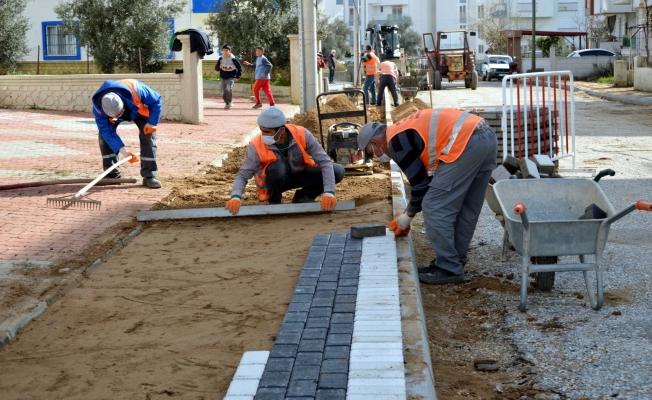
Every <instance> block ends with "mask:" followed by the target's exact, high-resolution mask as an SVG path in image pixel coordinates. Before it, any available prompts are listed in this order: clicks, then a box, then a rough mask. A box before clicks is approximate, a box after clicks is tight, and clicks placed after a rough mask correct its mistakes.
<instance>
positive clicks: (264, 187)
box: [226, 106, 344, 214]
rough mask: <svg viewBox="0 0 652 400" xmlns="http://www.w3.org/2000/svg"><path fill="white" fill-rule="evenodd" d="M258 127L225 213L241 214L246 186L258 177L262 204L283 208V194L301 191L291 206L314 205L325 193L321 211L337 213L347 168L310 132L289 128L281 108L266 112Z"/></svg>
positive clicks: (261, 114)
mask: <svg viewBox="0 0 652 400" xmlns="http://www.w3.org/2000/svg"><path fill="white" fill-rule="evenodd" d="M258 126H259V128H260V132H261V133H260V135H258V136H256V137H255V138H254V139H253V140H252V141H251V142H249V147H248V148H247V153H246V155H245V159H244V161H243V162H242V166H241V167H240V170H239V171H238V173H237V174H236V176H235V181H234V182H233V189H232V190H231V200H229V201H228V202H227V203H226V209H227V210H229V211H230V212H231V214H237V213H238V211H240V202H241V199H242V193H243V192H244V190H245V186H246V185H247V182H248V181H249V179H251V178H252V177H254V176H255V179H256V188H257V190H258V197H259V198H260V200H261V201H268V202H269V204H281V199H282V195H283V192H286V191H288V190H290V189H297V188H301V189H299V190H297V191H296V193H295V194H294V198H293V199H292V203H310V202H314V201H315V198H317V196H319V195H320V194H322V193H323V195H322V198H321V208H322V210H324V211H332V210H334V209H335V205H336V204H337V200H336V199H335V184H336V183H339V182H340V181H341V180H342V179H343V178H344V167H342V166H341V165H339V164H334V163H333V162H332V161H331V159H330V157H329V156H328V154H326V152H325V151H324V149H323V148H322V147H321V146H320V145H319V143H318V142H317V139H315V137H314V136H313V135H312V133H310V131H308V130H307V129H306V128H304V127H302V126H297V125H292V124H288V123H287V119H286V118H285V114H284V113H283V111H281V109H280V108H278V107H273V106H272V107H269V108H267V109H265V110H263V111H262V112H261V113H260V115H259V116H258Z"/></svg>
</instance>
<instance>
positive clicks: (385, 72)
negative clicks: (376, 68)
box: [376, 60, 398, 107]
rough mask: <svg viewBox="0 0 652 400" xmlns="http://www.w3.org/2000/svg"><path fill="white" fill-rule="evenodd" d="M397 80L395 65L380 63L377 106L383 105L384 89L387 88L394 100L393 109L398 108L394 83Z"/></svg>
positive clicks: (388, 62)
mask: <svg viewBox="0 0 652 400" xmlns="http://www.w3.org/2000/svg"><path fill="white" fill-rule="evenodd" d="M397 80H398V67H396V64H394V63H393V62H391V61H389V60H385V61H383V62H381V63H380V84H379V85H378V101H377V102H376V105H377V106H380V105H381V104H382V103H383V97H384V95H385V88H386V87H388V88H389V92H390V93H391V94H392V100H394V107H398V91H397V90H396V81H397Z"/></svg>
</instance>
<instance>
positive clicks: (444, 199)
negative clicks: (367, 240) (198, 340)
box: [358, 109, 498, 284]
mask: <svg viewBox="0 0 652 400" xmlns="http://www.w3.org/2000/svg"><path fill="white" fill-rule="evenodd" d="M358 145H359V147H360V149H362V150H364V151H365V153H366V154H368V155H371V156H374V157H375V158H377V159H378V160H380V161H390V160H394V161H395V162H396V163H397V164H398V166H399V167H400V168H401V170H403V172H404V173H405V175H406V176H407V178H408V180H409V182H410V185H411V186H412V191H411V193H410V202H409V204H408V206H407V208H406V209H405V211H404V212H403V214H401V215H400V216H399V217H398V218H396V219H394V220H393V221H391V222H390V224H389V226H390V229H391V230H392V231H394V234H395V235H396V236H399V235H407V234H408V233H409V231H410V222H411V221H412V218H413V217H414V216H415V214H416V213H418V212H420V211H423V220H424V222H425V224H426V234H427V235H428V239H429V240H430V243H431V244H432V246H433V247H434V249H435V252H436V259H435V260H433V261H432V262H431V263H430V265H427V266H420V267H419V280H420V281H421V282H424V283H431V284H444V283H456V282H461V281H463V280H464V265H465V264H466V262H467V252H468V249H469V243H470V242H471V238H472V237H473V231H474V230H475V226H476V224H477V222H478V217H479V216H480V211H481V209H482V203H483V201H484V196H485V191H486V189H487V185H488V183H489V178H490V177H491V172H492V171H493V170H494V169H495V167H496V152H497V147H498V144H497V140H496V133H495V132H494V131H493V130H492V129H491V128H490V127H489V124H487V122H486V121H485V120H484V119H483V118H480V117H478V116H476V115H473V114H471V113H469V112H463V111H459V110H453V109H428V110H422V111H419V112H417V113H415V114H412V115H410V116H409V117H407V118H405V119H403V120H401V121H399V122H398V123H396V124H394V125H391V126H386V125H384V124H381V123H378V122H374V123H369V124H366V125H364V126H363V127H362V129H361V130H360V135H359V136H358Z"/></svg>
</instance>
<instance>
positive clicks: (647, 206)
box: [636, 200, 652, 211]
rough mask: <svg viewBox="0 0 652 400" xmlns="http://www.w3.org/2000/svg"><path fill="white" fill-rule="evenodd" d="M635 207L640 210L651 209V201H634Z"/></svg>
mask: <svg viewBox="0 0 652 400" xmlns="http://www.w3.org/2000/svg"><path fill="white" fill-rule="evenodd" d="M636 209H637V210H640V211H652V203H648V202H647V201H643V200H639V201H637V202H636Z"/></svg>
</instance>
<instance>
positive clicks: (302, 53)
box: [299, 0, 319, 113]
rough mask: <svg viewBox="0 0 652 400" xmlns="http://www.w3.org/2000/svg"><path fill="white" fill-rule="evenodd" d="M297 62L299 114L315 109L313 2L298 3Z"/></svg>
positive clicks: (315, 53) (315, 43) (314, 27)
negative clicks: (299, 83)
mask: <svg viewBox="0 0 652 400" xmlns="http://www.w3.org/2000/svg"><path fill="white" fill-rule="evenodd" d="M299 60H300V63H301V66H300V71H301V86H302V87H301V104H300V105H299V109H300V112H302V113H303V112H305V111H307V110H310V109H311V108H314V107H316V105H317V102H316V98H317V94H318V91H319V90H318V88H319V82H318V81H317V15H316V9H315V3H314V0H300V1H299Z"/></svg>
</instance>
